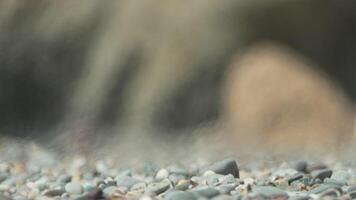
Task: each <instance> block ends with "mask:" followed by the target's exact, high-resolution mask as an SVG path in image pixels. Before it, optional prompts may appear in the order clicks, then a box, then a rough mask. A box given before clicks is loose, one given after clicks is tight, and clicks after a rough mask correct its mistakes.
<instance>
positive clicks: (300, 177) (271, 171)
mask: <svg viewBox="0 0 356 200" xmlns="http://www.w3.org/2000/svg"><path fill="white" fill-rule="evenodd" d="M38 165H39V164H38ZM276 166H277V167H270V166H268V167H266V166H265V167H254V168H252V167H250V168H248V167H245V166H240V165H239V163H238V162H237V161H236V160H234V159H232V158H227V159H223V160H220V161H216V162H214V163H209V164H204V165H202V164H198V163H188V164H187V165H167V166H158V165H155V164H153V163H150V162H143V163H142V165H141V166H139V167H137V166H135V167H124V168H123V167H118V166H117V165H116V164H115V160H110V159H103V160H95V161H89V160H86V159H84V158H83V157H74V158H71V159H69V160H68V159H67V160H63V162H61V164H56V165H53V164H52V165H48V166H47V167H43V166H42V167H39V166H36V163H32V164H28V163H23V162H17V161H11V162H5V161H2V162H1V163H0V199H1V200H2V199H4V200H7V199H13V200H25V199H40V200H46V199H74V200H94V199H109V200H119V199H141V200H154V199H167V200H179V199H182V200H198V199H199V200H204V199H214V200H233V199H235V200H238V199H258V200H260V199H281V200H282V199H300V200H303V199H355V198H356V170H354V168H352V167H350V166H348V167H346V166H343V165H340V164H333V165H332V166H330V165H329V166H328V165H326V164H323V163H318V162H307V161H296V162H288V163H286V162H282V163H279V164H278V165H276Z"/></svg>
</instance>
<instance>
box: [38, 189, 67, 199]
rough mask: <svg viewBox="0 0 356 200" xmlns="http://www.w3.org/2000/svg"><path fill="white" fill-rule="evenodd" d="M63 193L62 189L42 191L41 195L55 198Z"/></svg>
mask: <svg viewBox="0 0 356 200" xmlns="http://www.w3.org/2000/svg"><path fill="white" fill-rule="evenodd" d="M63 193H65V191H64V190H62V189H54V190H47V191H44V192H43V195H45V196H48V197H55V196H61V195H62V194H63Z"/></svg>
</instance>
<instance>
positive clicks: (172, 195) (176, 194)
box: [164, 191, 197, 200]
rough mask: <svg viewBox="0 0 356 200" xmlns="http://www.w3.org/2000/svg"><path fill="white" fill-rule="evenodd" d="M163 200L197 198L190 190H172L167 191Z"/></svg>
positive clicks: (191, 199)
mask: <svg viewBox="0 0 356 200" xmlns="http://www.w3.org/2000/svg"><path fill="white" fill-rule="evenodd" d="M164 199H165V200H196V199H197V198H196V197H195V196H194V195H193V194H192V193H191V192H183V191H172V192H169V193H167V195H166V196H165V197H164Z"/></svg>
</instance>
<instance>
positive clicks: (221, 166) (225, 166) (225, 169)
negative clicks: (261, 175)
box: [203, 159, 240, 178]
mask: <svg viewBox="0 0 356 200" xmlns="http://www.w3.org/2000/svg"><path fill="white" fill-rule="evenodd" d="M208 170H211V171H213V172H215V173H217V174H222V175H228V174H232V175H233V176H234V177H235V178H239V177H240V174H239V168H238V166H237V163H236V161H235V160H234V159H225V160H221V161H218V162H215V163H213V164H212V165H210V166H209V167H207V168H205V169H204V170H203V171H208Z"/></svg>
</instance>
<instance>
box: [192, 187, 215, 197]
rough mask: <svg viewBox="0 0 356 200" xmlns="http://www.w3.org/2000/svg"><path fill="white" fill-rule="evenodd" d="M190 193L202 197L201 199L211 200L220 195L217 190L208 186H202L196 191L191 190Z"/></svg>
mask: <svg viewBox="0 0 356 200" xmlns="http://www.w3.org/2000/svg"><path fill="white" fill-rule="evenodd" d="M192 192H193V193H194V194H196V195H197V196H202V197H206V198H212V197H214V196H216V195H218V194H220V192H219V190H217V189H215V188H213V187H209V186H202V187H199V188H196V189H194V190H192Z"/></svg>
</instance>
